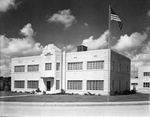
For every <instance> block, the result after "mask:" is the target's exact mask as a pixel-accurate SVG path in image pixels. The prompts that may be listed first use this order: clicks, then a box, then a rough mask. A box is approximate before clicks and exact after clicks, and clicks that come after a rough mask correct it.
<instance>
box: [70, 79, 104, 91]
mask: <svg viewBox="0 0 150 117" xmlns="http://www.w3.org/2000/svg"><path fill="white" fill-rule="evenodd" d="M67 89H68V90H82V80H68V82H67ZM103 89H104V81H103V80H87V90H103Z"/></svg>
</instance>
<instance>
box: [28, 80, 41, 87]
mask: <svg viewBox="0 0 150 117" xmlns="http://www.w3.org/2000/svg"><path fill="white" fill-rule="evenodd" d="M27 87H28V88H29V89H37V88H39V81H28V84H27Z"/></svg>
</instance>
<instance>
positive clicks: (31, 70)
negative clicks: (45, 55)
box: [28, 65, 39, 72]
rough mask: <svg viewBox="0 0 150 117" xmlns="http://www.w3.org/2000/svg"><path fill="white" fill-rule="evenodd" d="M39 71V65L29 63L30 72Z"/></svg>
mask: <svg viewBox="0 0 150 117" xmlns="http://www.w3.org/2000/svg"><path fill="white" fill-rule="evenodd" d="M35 71H39V65H28V72H35Z"/></svg>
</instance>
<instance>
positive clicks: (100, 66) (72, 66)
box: [68, 61, 104, 70]
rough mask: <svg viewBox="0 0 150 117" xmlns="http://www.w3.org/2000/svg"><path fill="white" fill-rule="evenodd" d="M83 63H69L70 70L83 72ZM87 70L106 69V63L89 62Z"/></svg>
mask: <svg viewBox="0 0 150 117" xmlns="http://www.w3.org/2000/svg"><path fill="white" fill-rule="evenodd" d="M82 69H83V62H72V63H68V70H82ZM87 69H104V61H88V62H87Z"/></svg>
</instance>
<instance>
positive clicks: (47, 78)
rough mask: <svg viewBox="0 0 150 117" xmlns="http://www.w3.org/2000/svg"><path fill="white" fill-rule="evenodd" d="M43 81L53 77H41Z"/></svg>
mask: <svg viewBox="0 0 150 117" xmlns="http://www.w3.org/2000/svg"><path fill="white" fill-rule="evenodd" d="M41 78H43V79H54V77H41Z"/></svg>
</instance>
